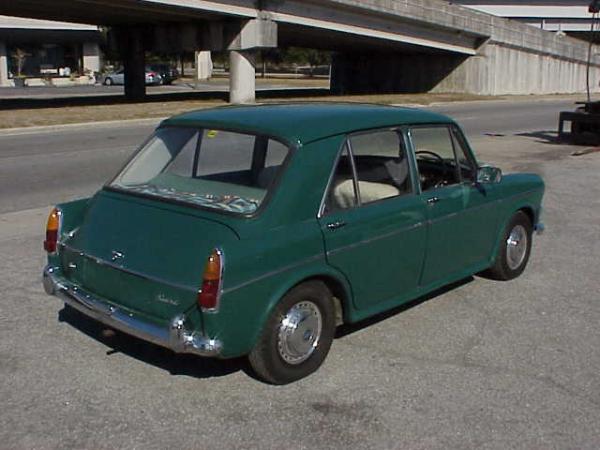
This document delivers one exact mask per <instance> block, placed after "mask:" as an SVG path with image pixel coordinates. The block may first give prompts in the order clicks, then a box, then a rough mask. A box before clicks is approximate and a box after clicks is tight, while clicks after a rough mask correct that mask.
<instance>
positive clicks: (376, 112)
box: [161, 103, 454, 144]
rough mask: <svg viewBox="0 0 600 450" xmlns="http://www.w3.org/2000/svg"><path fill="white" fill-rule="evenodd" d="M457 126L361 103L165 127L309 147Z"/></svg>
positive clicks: (266, 109) (233, 113)
mask: <svg viewBox="0 0 600 450" xmlns="http://www.w3.org/2000/svg"><path fill="white" fill-rule="evenodd" d="M431 123H433V124H439V123H446V124H447V123H454V122H453V121H452V119H450V118H449V117H446V116H444V115H442V114H437V113H433V112H430V111H425V110H422V109H414V108H402V107H396V106H385V105H371V104H361V103H286V104H269V105H252V106H250V105H245V106H224V107H220V108H212V109H202V110H197V111H190V112H187V113H184V114H180V115H177V116H174V117H171V118H170V119H167V120H165V121H163V122H162V124H161V126H173V125H174V126H194V127H210V128H215V129H229V130H235V131H240V132H246V133H252V134H264V135H267V136H271V137H274V138H278V139H280V140H283V141H285V142H288V143H290V144H295V143H301V144H307V143H309V142H312V141H316V140H319V139H323V138H326V137H329V136H335V135H339V134H346V133H350V132H353V131H360V130H368V129H374V128H383V127H388V126H397V125H407V124H431Z"/></svg>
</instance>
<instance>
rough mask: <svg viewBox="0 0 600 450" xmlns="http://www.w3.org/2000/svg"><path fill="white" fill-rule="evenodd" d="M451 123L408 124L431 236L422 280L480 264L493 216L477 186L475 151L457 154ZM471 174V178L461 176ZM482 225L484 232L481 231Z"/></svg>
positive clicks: (441, 278) (444, 277)
mask: <svg viewBox="0 0 600 450" xmlns="http://www.w3.org/2000/svg"><path fill="white" fill-rule="evenodd" d="M454 133H455V131H454V127H453V126H452V125H443V124H442V125H427V126H415V127H411V128H410V129H409V138H410V141H411V144H412V147H413V150H414V154H415V159H416V165H417V169H418V172H419V181H420V187H421V197H422V199H423V201H424V202H425V204H426V205H427V218H428V222H427V223H428V226H427V228H428V237H427V251H426V258H425V263H424V266H423V274H422V278H421V283H420V284H421V285H422V286H428V285H431V284H434V283H436V282H442V281H445V280H449V279H451V278H455V277H456V276H459V275H460V274H461V273H464V272H468V271H469V270H470V269H471V268H473V267H475V266H476V265H477V264H481V261H482V260H483V259H484V255H485V252H486V250H487V244H488V241H489V243H490V244H491V240H490V239H489V232H488V231H489V230H490V229H491V227H493V226H494V224H493V223H489V224H484V223H485V222H488V221H491V222H493V220H492V219H491V218H487V216H486V214H489V213H490V211H488V210H487V209H486V208H484V207H487V206H489V207H491V205H490V204H489V202H488V200H489V199H488V197H486V195H485V192H483V191H480V190H479V191H478V190H477V187H476V186H475V185H473V180H472V179H471V177H472V176H473V175H471V174H470V173H471V171H472V170H473V168H472V167H471V166H470V165H471V164H472V160H469V159H468V158H472V157H471V155H467V156H465V155H464V154H463V155H459V150H461V151H462V149H461V148H459V143H458V141H457V139H456V135H455V134H454ZM467 174H469V178H468V179H466V180H464V179H463V177H466V175H467ZM482 230H484V231H482Z"/></svg>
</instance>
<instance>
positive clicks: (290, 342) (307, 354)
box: [248, 281, 335, 384]
mask: <svg viewBox="0 0 600 450" xmlns="http://www.w3.org/2000/svg"><path fill="white" fill-rule="evenodd" d="M334 333H335V310H334V307H333V302H332V296H331V292H330V291H329V289H328V288H327V286H325V284H323V283H322V282H320V281H308V282H305V283H302V284H299V285H298V286H296V287H294V288H293V289H292V290H290V291H289V292H288V293H287V294H286V295H285V296H284V297H283V298H282V299H281V301H280V302H279V304H278V305H277V306H276V307H275V310H274V311H273V312H272V314H271V316H270V317H269V319H268V320H267V323H266V326H265V328H264V330H263V332H262V334H261V336H260V338H259V341H258V343H257V344H256V346H255V347H254V349H253V350H252V352H251V353H250V355H249V357H248V359H249V361H250V365H251V366H252V368H253V369H254V372H255V373H256V374H257V375H258V376H259V377H260V378H261V379H263V380H264V381H267V382H269V383H272V384H287V383H291V382H293V381H296V380H299V379H300V378H304V377H306V376H308V375H310V374H311V373H313V372H314V371H316V370H317V369H318V368H319V367H320V366H321V364H322V363H323V361H324V360H325V357H326V356H327V353H328V352H329V348H330V347H331V343H332V341H333V336H334Z"/></svg>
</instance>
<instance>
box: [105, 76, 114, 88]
mask: <svg viewBox="0 0 600 450" xmlns="http://www.w3.org/2000/svg"><path fill="white" fill-rule="evenodd" d="M104 85H105V86H112V85H113V80H112V78H110V77H108V78H106V79H105V80H104Z"/></svg>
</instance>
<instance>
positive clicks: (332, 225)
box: [327, 221, 346, 230]
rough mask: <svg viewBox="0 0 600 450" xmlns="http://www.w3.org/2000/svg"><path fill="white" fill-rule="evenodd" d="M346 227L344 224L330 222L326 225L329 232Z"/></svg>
mask: <svg viewBox="0 0 600 450" xmlns="http://www.w3.org/2000/svg"><path fill="white" fill-rule="evenodd" d="M345 225H346V222H340V221H338V222H331V223H328V224H327V228H328V229H330V230H337V229H338V228H342V227H343V226H345Z"/></svg>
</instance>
